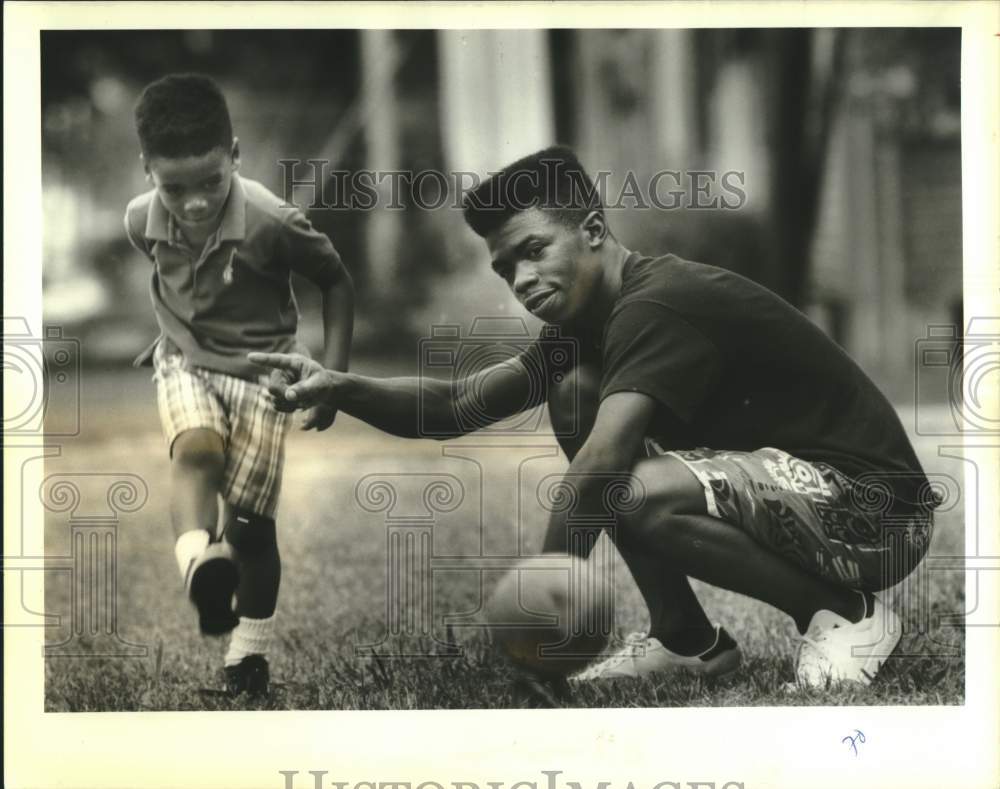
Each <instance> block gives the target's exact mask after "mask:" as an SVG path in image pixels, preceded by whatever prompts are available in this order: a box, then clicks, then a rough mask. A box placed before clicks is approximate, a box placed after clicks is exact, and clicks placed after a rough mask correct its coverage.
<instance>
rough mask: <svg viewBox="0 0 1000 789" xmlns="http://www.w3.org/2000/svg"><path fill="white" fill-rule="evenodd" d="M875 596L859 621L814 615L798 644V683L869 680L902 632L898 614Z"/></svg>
mask: <svg viewBox="0 0 1000 789" xmlns="http://www.w3.org/2000/svg"><path fill="white" fill-rule="evenodd" d="M874 599H875V605H874V606H873V610H872V611H871V616H868V613H869V612H868V611H867V610H866V611H865V617H864V618H862V619H861V621H860V622H849V621H848V620H846V619H844V617H842V616H839V615H838V614H835V613H833V612H832V611H817V612H816V613H815V614H813V618H812V619H811V620H810V621H809V627H808V629H807V630H806V634H805V635H804V636H803V637H802V643H801V645H800V646H799V657H798V664H797V666H796V669H795V674H796V677H797V678H798V681H799V684H800V685H804V686H807V687H812V688H825V687H826V686H827V683H834V682H860V683H861V684H862V685H870V684H871V683H872V680H873V679H875V675H876V674H877V673H878V670H879V669H880V668H881V667H882V664H883V663H885V661H886V658H888V657H889V655H890V654H891V653H892V651H893V650H894V649H895V648H896V644H898V643H899V638H900V635H901V627H900V622H899V617H898V616H897V615H896V613H895V612H894V611H892V610H891V609H889V608H888V607H887V606H886V605H885V604H884V603H883V602H882V601H881V600H880V599H879V598H878V596H877V595H876V596H874ZM866 607H867V606H866Z"/></svg>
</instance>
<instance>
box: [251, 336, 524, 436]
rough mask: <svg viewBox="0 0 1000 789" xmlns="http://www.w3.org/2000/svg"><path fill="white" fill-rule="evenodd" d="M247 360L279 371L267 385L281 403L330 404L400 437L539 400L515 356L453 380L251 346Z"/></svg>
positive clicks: (459, 427) (451, 428)
mask: <svg viewBox="0 0 1000 789" xmlns="http://www.w3.org/2000/svg"><path fill="white" fill-rule="evenodd" d="M249 359H250V361H251V362H253V363H254V364H257V365H260V366H262V367H268V368H271V369H272V370H278V371H280V372H281V373H283V374H284V378H285V380H284V381H279V380H278V379H277V378H275V377H272V383H271V384H270V385H269V386H268V391H269V392H270V394H271V396H272V398H273V400H274V405H275V407H276V408H277V409H278V410H281V411H295V410H300V409H305V408H312V407H313V406H316V405H321V404H322V405H327V406H331V407H333V408H336V409H339V410H341V411H344V412H346V413H348V414H350V415H351V416H353V417H355V418H357V419H360V420H362V421H363V422H367V423H368V424H370V425H372V426H373V427H377V428H378V429H379V430H383V431H385V432H386V433H391V434H392V435H396V436H401V437H403V438H425V437H426V438H438V439H444V438H452V437H455V436H460V435H464V434H465V433H469V432H472V431H473V430H478V429H479V428H481V427H486V426H487V425H490V424H492V423H494V422H498V421H500V420H501V419H505V418H507V417H509V416H512V415H514V414H516V413H518V412H520V411H523V410H526V409H527V408H530V407H532V406H534V405H537V404H538V403H537V402H533V401H532V398H533V394H534V393H536V392H538V391H539V387H538V386H537V383H536V384H535V385H534V386H533V385H532V381H531V379H530V377H529V376H530V373H529V372H528V370H527V368H526V367H525V365H524V364H523V363H522V362H521V361H519V359H517V358H513V359H509V360H507V361H504V362H501V363H500V364H497V365H494V366H492V367H489V368H487V369H485V370H481V371H479V372H477V373H475V374H474V375H471V376H469V377H467V378H463V379H460V380H459V381H456V382H450V381H442V380H438V379H434V378H424V377H407V378H372V377H369V376H364V375H357V374H355V373H345V372H339V371H336V370H327V369H325V368H324V367H323V366H322V365H321V364H319V363H318V362H316V361H313V360H312V359H309V358H308V357H305V356H302V355H300V354H283V353H251V354H250V355H249ZM534 399H536V400H539V401H540V399H539V398H538V397H534Z"/></svg>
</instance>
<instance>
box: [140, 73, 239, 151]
mask: <svg viewBox="0 0 1000 789" xmlns="http://www.w3.org/2000/svg"><path fill="white" fill-rule="evenodd" d="M135 126H136V130H137V131H138V132H139V145H140V147H141V148H142V153H143V155H144V156H145V157H146V158H147V159H148V158H150V157H152V156H169V157H184V156H200V155H202V154H205V153H208V152H209V151H211V150H214V149H215V148H224V149H225V150H226V151H228V150H229V149H230V147H231V146H232V144H233V125H232V122H231V121H230V120H229V108H228V107H227V106H226V98H225V96H223V95H222V91H221V90H219V86H218V85H216V84H215V82H214V81H213V80H211V79H209V78H208V77H205V76H202V75H200V74H168V75H167V76H165V77H162V78H161V79H158V80H156V82H153V83H150V84H149V85H147V86H146V88H145V90H143V92H142V95H141V96H139V101H138V102H137V103H136V105H135Z"/></svg>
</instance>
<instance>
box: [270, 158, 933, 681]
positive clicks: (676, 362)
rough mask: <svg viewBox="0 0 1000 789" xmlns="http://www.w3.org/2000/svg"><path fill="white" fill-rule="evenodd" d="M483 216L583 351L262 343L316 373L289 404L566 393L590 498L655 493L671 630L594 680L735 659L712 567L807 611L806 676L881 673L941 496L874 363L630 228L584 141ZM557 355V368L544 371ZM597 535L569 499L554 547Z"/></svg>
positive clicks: (534, 301)
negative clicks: (907, 582)
mask: <svg viewBox="0 0 1000 789" xmlns="http://www.w3.org/2000/svg"><path fill="white" fill-rule="evenodd" d="M465 218H466V221H467V222H468V223H469V225H470V226H471V227H472V229H473V230H474V231H475V232H476V233H478V234H479V235H480V236H481V237H483V238H484V239H485V241H486V244H487V246H488V248H489V251H490V254H491V257H492V265H493V268H494V270H495V271H496V272H497V274H498V275H499V276H501V277H502V278H503V279H504V280H505V281H506V282H507V284H508V286H509V287H510V288H511V289H512V291H513V292H514V294H515V296H516V297H517V299H518V301H519V302H520V303H521V304H522V305H523V306H524V307H525V309H527V310H528V311H529V312H531V313H532V314H534V315H536V316H537V317H538V318H540V319H542V320H543V321H545V322H546V323H547V324H552V325H555V326H558V327H559V329H560V331H561V333H562V335H563V336H568V337H572V338H574V339H575V340H576V341H577V344H578V346H577V347H578V348H579V354H578V356H579V358H577V359H575V360H573V367H574V369H573V370H571V371H570V370H560V369H558V367H559V365H557V364H555V361H554V359H552V358H550V357H551V354H549V355H548V356H547V348H546V344H545V343H544V342H542V341H541V340H539V342H538V343H536V344H535V345H534V346H532V347H531V348H529V349H528V350H527V351H526V352H525V353H524V354H522V356H521V357H518V358H516V359H513V360H510V361H507V362H504V363H502V364H499V365H497V366H495V367H492V368H490V369H488V370H484V371H481V372H478V373H476V374H475V375H472V376H470V377H469V378H467V379H464V380H462V381H459V382H458V383H457V385H456V386H452V385H450V384H448V383H446V382H440V381H433V380H426V379H416V378H394V379H384V380H379V379H372V378H365V377H362V376H357V375H349V374H345V373H338V372H334V371H329V370H324V369H322V368H321V367H320V366H319V365H318V364H316V363H314V362H311V361H309V360H307V359H304V358H300V357H294V356H287V355H280V354H253V355H251V360H252V361H254V362H256V363H259V364H263V365H267V366H270V367H274V368H278V369H281V370H284V371H286V372H288V373H290V374H291V375H292V377H293V378H294V379H295V380H296V381H297V383H295V384H294V385H291V386H288V387H287V388H286V387H283V386H275V387H272V389H271V392H272V395H273V396H274V397H275V403H276V405H277V407H278V408H279V409H291V408H307V407H310V406H313V405H317V404H321V403H322V404H328V405H330V406H332V407H336V408H339V409H341V410H344V411H346V412H348V413H350V414H352V415H353V416H356V417H358V418H360V419H362V420H364V421H366V422H368V423H370V424H372V425H374V426H375V427H378V428H380V429H382V430H385V431H388V432H390V433H393V434H395V435H400V436H418V435H420V434H421V430H420V427H419V426H420V425H423V427H424V430H425V432H426V433H427V434H428V435H431V434H433V435H434V436H435V437H441V436H442V434H443V433H446V434H450V435H459V434H461V433H462V432H466V431H467V430H468V429H469V424H470V423H469V416H470V415H475V418H476V419H477V420H478V422H476V423H475V424H473V427H476V426H482V425H485V424H488V423H490V422H493V421H496V420H499V419H502V418H505V417H507V416H510V415H511V414H513V413H515V412H516V411H518V410H523V409H525V408H528V407H531V406H533V405H536V404H538V403H540V402H541V401H542V399H543V398H544V399H545V400H547V402H548V406H549V410H550V414H551V417H552V423H553V426H554V428H555V429H556V432H557V433H558V434H559V438H560V443H561V444H562V446H563V448H564V450H565V451H566V454H567V456H568V458H569V460H570V466H569V470H568V472H567V480H569V481H571V484H572V485H573V486H574V487H575V489H576V494H577V498H578V502H577V506H576V508H575V513H574V514H575V516H577V517H578V518H579V519H580V520H585V519H586V517H587V515H588V513H589V514H594V515H601V514H603V507H604V501H603V493H604V491H605V488H606V485H607V480H608V479H609V478H611V479H623V480H624V479H627V480H630V484H631V485H632V486H633V489H634V491H635V493H636V495H640V496H642V501H643V503H642V505H641V506H639V507H638V508H636V509H631V508H630V511H628V512H625V511H622V512H621V513H619V517H618V521H617V526H616V528H615V530H614V535H613V537H614V539H615V542H616V545H617V546H618V548H619V550H620V552H621V553H622V555H623V557H624V558H625V560H626V562H627V563H628V566H629V569H630V571H631V572H632V574H633V576H634V577H635V580H636V582H637V584H638V586H639V589H640V591H641V592H642V594H643V597H644V599H645V600H646V603H647V605H648V607H649V610H650V632H649V634H648V636H647V637H646V638H644V639H643V640H642V641H640V642H636V643H632V644H629V645H628V646H626V648H625V649H624V650H622V651H621V652H620V653H618V654H617V655H614V656H612V657H611V658H609V659H608V660H606V661H605V662H603V663H601V664H599V665H597V666H594V667H592V668H591V669H589V670H587V671H586V672H584V673H583V674H581V675H579V676H578V677H577V679H584V680H588V679H605V678H613V677H619V676H643V675H647V674H651V673H655V672H659V671H668V670H675V669H682V670H690V671H695V672H698V673H702V674H707V675H717V674H721V673H725V672H727V671H730V670H732V669H734V668H735V667H736V666H737V665H738V664H739V662H740V651H739V648H738V646H737V645H736V643H735V642H734V641H733V639H732V638H731V637H730V636H729V635H728V633H726V631H725V630H723V629H722V628H721V627H717V626H713V625H712V623H710V622H709V620H708V618H707V617H706V615H705V612H704V611H703V610H702V607H701V605H700V604H699V602H698V600H697V598H696V597H695V595H694V593H693V591H692V589H691V586H690V584H689V582H688V577H695V578H698V579H700V580H702V581H705V582H708V583H710V584H713V585H716V586H720V587H723V588H726V589H730V590H733V591H736V592H739V593H742V594H745V595H748V596H750V597H753V598H756V599H758V600H762V601H764V602H766V603H769V604H770V605H773V606H775V607H776V608H778V609H780V610H782V611H784V612H785V613H787V614H788V615H789V616H791V617H792V618H793V620H794V621H795V624H796V626H797V628H798V630H799V633H800V634H802V637H803V645H802V648H801V649H800V653H799V659H798V664H797V677H798V680H799V681H800V682H801V683H803V684H805V685H808V686H822V685H824V684H825V683H827V682H828V681H829V680H830V679H833V680H849V681H857V682H861V683H864V684H868V683H870V682H871V679H872V677H873V676H874V675H875V673H876V672H877V671H878V669H879V667H880V666H881V664H882V663H883V662H884V660H885V657H886V656H887V655H888V653H889V652H891V651H892V649H893V648H894V647H895V645H896V643H897V641H898V639H899V633H900V628H899V623H898V619H897V617H896V614H895V613H893V612H892V611H891V610H889V609H888V608H887V607H886V606H885V605H884V604H883V603H882V601H881V600H880V599H879V598H878V597H877V596H876V595H875V594H874V593H875V592H877V591H880V590H882V589H885V588H887V587H889V586H891V585H893V584H895V583H897V582H898V581H899V580H901V579H902V578H903V577H905V576H906V575H907V574H908V573H910V572H911V571H912V570H913V568H914V567H915V566H916V565H917V563H918V562H919V561H920V560H921V559H922V557H923V555H924V554H925V552H926V550H927V546H928V543H929V540H930V535H931V528H932V517H931V513H932V509H933V506H934V502H933V501H932V500H931V498H930V496H929V486H928V484H927V480H926V477H925V476H924V473H923V471H922V469H921V467H920V464H919V462H918V461H917V458H916V456H915V454H914V452H913V449H912V447H911V446H910V444H909V441H908V440H907V437H906V435H905V433H904V430H903V428H902V425H901V424H900V422H899V419H898V417H897V416H896V413H895V411H894V410H893V408H892V407H891V405H890V404H889V402H888V401H887V400H886V399H885V397H884V396H883V395H882V394H881V393H880V392H879V391H878V389H877V388H876V387H875V385H874V384H873V383H872V382H871V381H870V380H869V378H868V377H867V376H866V375H865V374H864V373H863V372H862V371H861V369H860V368H859V367H858V366H857V365H856V364H855V363H854V362H853V361H852V360H851V359H850V358H848V356H847V355H846V354H845V353H844V352H843V351H842V350H841V349H840V348H839V347H838V346H837V345H836V344H835V343H833V342H832V341H831V340H829V339H828V338H827V337H826V336H825V335H824V334H823V333H822V332H821V331H820V330H819V329H818V328H817V327H815V326H814V325H813V324H811V323H810V322H809V321H808V320H807V319H806V318H805V316H803V315H802V314H801V313H800V312H798V311H797V310H795V309H794V308H793V307H792V306H790V305H789V304H787V303H786V302H784V301H783V300H782V299H780V298H779V297H778V296H776V295H775V294H773V293H771V292H770V291H768V290H767V289H766V288H763V287H761V286H760V285H757V284H755V283H753V282H750V281H749V280H747V279H744V278H743V277H740V276H738V275H736V274H733V273H731V272H728V271H725V270H722V269H719V268H715V267H712V266H706V265H702V264H699V263H692V262H688V261H685V260H682V259H680V258H677V257H675V256H673V255H667V256H665V257H661V258H657V259H653V258H648V257H643V256H642V255H640V254H638V253H637V252H631V251H629V250H627V249H625V248H624V247H623V246H622V245H621V244H620V243H619V242H618V240H617V239H616V238H615V237H614V236H613V235H612V233H611V232H610V229H609V226H608V222H607V219H606V217H605V215H604V211H603V209H602V208H601V205H600V201H599V199H598V196H597V194H596V190H595V189H594V186H593V183H592V182H591V180H590V179H589V177H588V176H587V175H586V174H585V173H584V170H583V168H582V166H581V164H580V162H579V161H578V160H577V158H576V156H575V155H574V154H573V152H572V151H570V150H568V149H565V148H560V147H557V148H549V149H546V150H544V151H540V152H538V153H536V154H534V155H532V156H529V157H526V158H524V159H522V160H520V161H518V162H515V163H514V164H512V165H510V166H509V167H507V168H505V169H504V170H503V171H501V172H500V173H498V174H496V175H495V176H493V177H492V178H491V179H489V180H488V181H486V182H484V183H483V184H482V185H480V186H479V187H478V188H477V189H476V190H474V191H473V192H471V193H470V194H469V195H468V196H467V197H466V201H465ZM539 370H543V371H545V372H544V374H543V375H542V377H543V378H544V379H545V380H544V381H541V383H542V384H543V386H542V387H538V386H532V383H533V381H532V375H535V376H536V377H537V376H538V375H539V373H538V372H537V371H539ZM567 373H568V374H567ZM534 383H538V382H537V381H536V382H534ZM536 391H537V392H539V394H538V395H537V396H536V397H534V399H533V398H532V397H531V396H530V394H529V393H530V392H536ZM473 395H475V396H476V397H477V398H478V400H477V402H476V404H475V408H473V407H471V403H470V402H467V400H468V398H471V397H472V396H473ZM418 407H419V408H420V409H421V412H420V413H419V414H418ZM460 416H462V417H463V419H460V418H459V417H460ZM463 426H464V427H463ZM574 426H577V429H576V430H574V429H573V428H574ZM876 494H878V495H876ZM879 495H880V496H882V498H878V496H879ZM889 516H891V523H892V528H886V523H887V522H888V519H889ZM592 543H593V535H587V534H572V533H571V532H570V530H569V527H568V524H567V513H566V512H565V511H560V512H555V513H553V514H552V516H551V518H550V521H549V524H548V530H547V532H546V535H545V542H544V549H543V550H544V551H546V552H565V551H570V552H572V553H574V554H577V555H586V554H587V552H588V551H589V549H590V546H591V545H592ZM855 648H857V649H855ZM855 653H857V654H855Z"/></svg>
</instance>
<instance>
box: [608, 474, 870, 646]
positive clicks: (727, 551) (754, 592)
mask: <svg viewBox="0 0 1000 789" xmlns="http://www.w3.org/2000/svg"><path fill="white" fill-rule="evenodd" d="M633 473H634V475H635V477H636V479H637V480H638V481H639V482H640V483H641V484H642V486H643V487H644V489H645V496H646V503H645V505H644V506H643V507H641V508H640V509H639V510H637V511H636V512H634V513H630V514H628V515H626V516H624V517H622V518H621V520H620V523H619V531H620V532H621V535H622V539H623V540H625V541H626V542H627V543H628V544H629V545H630V546H635V547H637V548H641V549H642V550H644V551H645V552H646V553H647V554H648V555H653V556H657V557H661V558H663V559H664V560H666V561H669V562H670V563H671V564H672V566H673V567H675V568H677V569H678V570H679V571H680V572H682V573H684V574H685V575H689V576H691V577H694V578H698V579H699V580H702V581H705V582H707V583H710V584H712V585H713V586H719V587H722V588H724V589H729V590H731V591H734V592H738V593H740V594H745V595H747V596H748V597H753V598H755V599H757V600H761V601H763V602H765V603H768V604H770V605H772V606H774V607H775V608H778V609H779V610H781V611H784V612H785V613H787V614H788V615H789V616H791V617H792V619H793V620H794V621H795V624H796V627H798V629H799V632H800V633H804V632H805V631H806V629H807V627H808V625H809V622H810V620H811V619H812V616H813V614H815V613H816V612H817V611H819V610H827V611H832V612H834V613H835V614H838V615H840V616H842V617H844V618H845V619H847V620H849V621H851V622H856V621H858V620H859V619H860V618H861V617H863V616H864V614H865V601H864V598H863V597H862V595H861V594H859V593H858V592H857V591H855V590H853V589H849V588H848V587H846V586H841V585H838V584H835V583H832V582H830V581H827V580H825V579H823V578H821V577H819V576H818V575H815V574H812V573H809V572H807V571H806V570H805V569H803V568H801V567H799V566H798V565H796V564H794V563H792V562H791V561H789V560H787V559H785V558H783V557H781V556H779V555H778V554H776V553H775V552H774V551H772V550H771V549H769V548H767V547H766V546H763V545H761V544H760V543H759V542H757V541H756V540H754V539H753V538H752V537H751V536H750V535H748V534H747V533H746V532H744V531H743V530H741V529H740V528H739V527H737V526H735V525H732V524H729V523H726V522H724V521H722V520H720V519H719V518H715V517H712V516H711V515H708V514H707V511H706V507H705V498H704V488H703V486H702V484H701V482H700V481H699V480H698V479H697V478H696V477H695V476H694V474H693V473H692V472H691V471H690V470H689V469H688V468H687V467H686V466H685V465H684V463H682V462H681V461H680V460H678V459H677V458H674V457H670V456H667V455H664V456H660V457H655V458H649V459H645V460H642V461H640V462H639V463H638V464H637V465H636V467H635V469H634V470H633Z"/></svg>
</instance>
